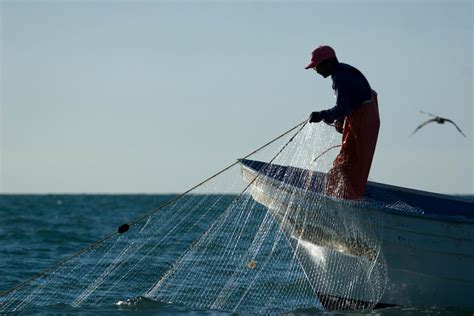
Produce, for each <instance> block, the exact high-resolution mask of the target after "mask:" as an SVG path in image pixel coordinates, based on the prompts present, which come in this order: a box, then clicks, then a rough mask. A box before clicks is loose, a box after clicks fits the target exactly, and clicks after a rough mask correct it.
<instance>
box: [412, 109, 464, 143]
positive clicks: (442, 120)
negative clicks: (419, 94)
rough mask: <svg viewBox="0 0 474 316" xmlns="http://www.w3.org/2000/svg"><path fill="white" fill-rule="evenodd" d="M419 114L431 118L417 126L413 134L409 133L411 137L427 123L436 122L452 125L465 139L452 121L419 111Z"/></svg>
mask: <svg viewBox="0 0 474 316" xmlns="http://www.w3.org/2000/svg"><path fill="white" fill-rule="evenodd" d="M420 112H421V113H423V114H428V115H429V116H431V117H433V118H431V119H429V120H427V121H425V122H423V123H421V124H420V125H418V127H417V128H416V129H415V130H414V131H413V133H411V135H413V134H415V133H416V132H417V131H418V130H419V129H420V128H422V127H423V126H425V125H427V124H429V123H432V122H436V123H438V124H444V123H445V122H448V123H451V124H453V125H454V127H456V129H457V130H458V132H459V133H461V134H462V136H464V137H466V135H464V133H463V132H462V131H461V129H460V128H459V126H457V125H456V123H454V122H453V121H452V120H450V119H447V118H444V117H440V116H437V115H434V114H431V113H428V112H423V111H420Z"/></svg>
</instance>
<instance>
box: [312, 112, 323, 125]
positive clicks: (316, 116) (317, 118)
mask: <svg viewBox="0 0 474 316" xmlns="http://www.w3.org/2000/svg"><path fill="white" fill-rule="evenodd" d="M322 119H323V116H322V115H321V112H313V113H311V115H310V116H309V122H310V123H319V122H321V121H322Z"/></svg>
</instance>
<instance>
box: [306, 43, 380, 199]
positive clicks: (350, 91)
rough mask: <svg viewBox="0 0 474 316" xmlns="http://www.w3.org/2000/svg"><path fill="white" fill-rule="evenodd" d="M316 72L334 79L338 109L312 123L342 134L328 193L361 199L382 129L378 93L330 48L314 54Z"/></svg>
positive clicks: (323, 113)
mask: <svg viewBox="0 0 474 316" xmlns="http://www.w3.org/2000/svg"><path fill="white" fill-rule="evenodd" d="M309 68H312V69H314V70H315V71H316V72H317V73H318V74H320V75H321V76H323V77H324V78H327V77H329V76H331V78H332V82H333V84H332V87H333V89H334V92H335V95H336V105H335V106H334V107H332V108H330V109H327V110H323V111H316V112H312V113H311V115H310V117H309V122H310V123H319V122H321V121H324V122H326V123H330V124H332V123H335V126H336V130H338V131H339V132H342V145H341V150H340V152H339V154H338V155H337V157H336V159H335V160H334V163H333V165H332V167H331V169H330V170H329V172H328V174H327V177H326V183H325V193H326V194H327V195H331V196H336V197H339V198H343V199H360V198H362V196H363V195H364V190H365V185H366V184H367V178H368V177H369V172H370V166H371V165H372V159H373V156H374V152H375V146H376V144H377V137H378V132H379V128H380V119H379V111H378V102H377V93H376V92H375V91H373V90H372V88H371V87H370V84H369V82H368V81H367V79H366V78H365V76H364V75H363V74H362V73H361V72H360V71H359V70H358V69H356V68H354V67H352V66H350V65H348V64H344V63H340V62H339V61H338V59H337V57H336V52H335V51H334V49H332V48H331V47H329V46H319V47H318V48H316V49H315V50H313V52H312V56H311V62H310V63H309V64H308V65H307V66H306V68H305V69H309Z"/></svg>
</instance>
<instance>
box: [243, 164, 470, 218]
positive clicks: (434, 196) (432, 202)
mask: <svg viewBox="0 0 474 316" xmlns="http://www.w3.org/2000/svg"><path fill="white" fill-rule="evenodd" d="M240 163H241V164H242V165H243V166H246V167H247V168H249V169H251V170H254V171H255V172H257V173H260V174H263V175H265V176H267V177H270V178H272V179H275V180H277V181H280V182H283V183H285V184H289V185H292V186H294V187H297V188H301V189H304V190H310V191H312V192H319V193H321V192H322V190H323V183H324V177H325V174H324V173H321V172H316V171H311V170H307V169H301V168H297V167H292V166H282V165H277V164H270V165H269V164H267V163H265V162H262V161H256V160H249V159H241V160H240ZM364 198H365V199H368V200H373V201H378V202H381V203H383V204H390V203H398V202H403V203H405V204H407V205H408V206H410V207H412V208H413V209H415V210H416V209H418V210H420V212H414V213H413V214H411V213H410V212H407V213H406V214H404V215H413V216H421V217H431V218H434V219H439V220H448V221H469V222H470V221H474V200H471V199H465V198H461V197H455V196H451V195H445V194H438V193H431V192H426V191H420V190H414V189H408V188H402V187H397V186H392V185H387V184H381V183H376V182H370V181H369V182H368V183H367V186H366V189H365V194H364ZM362 203H363V202H362Z"/></svg>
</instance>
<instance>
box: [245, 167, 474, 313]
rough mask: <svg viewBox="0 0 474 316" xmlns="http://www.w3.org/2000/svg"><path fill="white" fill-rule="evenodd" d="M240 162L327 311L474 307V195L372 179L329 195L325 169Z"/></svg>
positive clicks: (255, 195)
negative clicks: (354, 195) (360, 189)
mask: <svg viewBox="0 0 474 316" xmlns="http://www.w3.org/2000/svg"><path fill="white" fill-rule="evenodd" d="M240 164H241V172H242V178H243V180H244V181H245V182H246V183H247V184H248V186H249V189H250V194H251V195H252V198H253V199H254V200H255V201H257V202H258V203H260V204H262V205H264V206H265V207H266V208H267V209H268V210H269V212H270V214H271V215H272V216H273V217H274V218H275V220H276V221H277V222H278V223H279V225H280V227H281V228H282V230H283V231H284V232H285V235H286V236H287V239H288V240H289V241H290V243H291V244H292V246H293V248H294V249H296V250H298V251H297V252H298V260H299V261H300V264H301V266H302V268H303V270H304V271H305V273H306V274H307V278H308V279H309V281H310V282H311V284H312V287H313V289H314V291H315V293H316V295H317V296H318V298H319V300H320V302H321V304H322V305H323V306H324V307H325V308H326V309H328V310H353V309H364V308H382V307H389V306H404V307H405V306H417V307H420V306H431V307H432V306H439V307H466V308H474V201H473V200H470V199H467V198H462V197H457V196H451V195H444V194H437V193H431V192H426V191H420V190H415V189H409V188H403V187H397V186H393V185H387V184H382V183H376V182H370V181H369V182H368V183H367V186H366V190H365V194H364V198H363V199H361V200H357V201H350V200H343V199H338V198H335V197H331V196H327V195H325V194H323V191H324V190H323V188H324V177H325V174H324V173H320V172H317V171H312V170H307V169H302V168H297V167H292V166H283V165H278V164H268V163H265V162H261V161H255V160H249V159H242V160H240ZM341 266H343V267H345V268H344V269H341V268H340V267H341ZM338 267H339V268H338ZM321 271H323V272H326V273H327V272H328V271H329V272H330V273H332V276H331V277H332V278H333V279H331V281H330V282H327V280H324V279H322V277H321V275H322V274H321ZM355 279H356V280H355ZM354 280H355V281H354ZM322 281H324V282H322ZM348 284H350V286H348Z"/></svg>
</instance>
